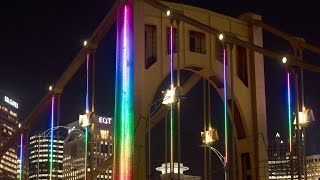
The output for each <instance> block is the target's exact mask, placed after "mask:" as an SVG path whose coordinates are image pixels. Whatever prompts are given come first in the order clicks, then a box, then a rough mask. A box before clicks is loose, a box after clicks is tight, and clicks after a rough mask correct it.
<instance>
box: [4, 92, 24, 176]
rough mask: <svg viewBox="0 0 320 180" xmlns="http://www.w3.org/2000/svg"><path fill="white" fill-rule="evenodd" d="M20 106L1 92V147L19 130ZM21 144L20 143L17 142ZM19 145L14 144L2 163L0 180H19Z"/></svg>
mask: <svg viewBox="0 0 320 180" xmlns="http://www.w3.org/2000/svg"><path fill="white" fill-rule="evenodd" d="M18 109H19V104H18V103H17V101H16V100H14V99H12V98H11V97H10V96H8V95H7V93H5V92H4V91H1V90H0V145H1V146H2V145H3V143H4V142H5V141H6V140H8V139H9V137H10V136H12V134H13V133H14V132H15V131H16V130H17V129H18V128H19V121H18ZM17 142H20V141H17ZM18 154H19V151H18V143H16V144H14V146H13V147H12V148H10V149H9V150H8V151H7V152H6V154H5V155H4V156H3V157H1V161H0V179H6V180H10V179H17V173H18V168H19V167H18Z"/></svg>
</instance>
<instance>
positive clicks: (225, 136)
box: [223, 48, 228, 179]
mask: <svg viewBox="0 0 320 180" xmlns="http://www.w3.org/2000/svg"><path fill="white" fill-rule="evenodd" d="M226 71H227V66H226V49H225V48H224V49H223V85H224V88H223V90H224V91H223V92H224V93H223V95H224V98H223V101H224V102H223V103H224V144H225V157H224V164H225V167H227V163H228V114H227V113H228V112H227V111H228V109H227V73H226ZM224 178H225V179H227V178H228V177H227V170H225V172H224Z"/></svg>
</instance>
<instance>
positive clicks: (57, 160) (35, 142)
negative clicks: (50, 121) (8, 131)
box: [29, 132, 63, 180]
mask: <svg viewBox="0 0 320 180" xmlns="http://www.w3.org/2000/svg"><path fill="white" fill-rule="evenodd" d="M53 139H54V140H53V164H52V179H55V180H59V179H62V165H63V138H58V137H54V138H53ZM50 142H51V138H50V132H49V133H44V134H40V135H33V136H31V137H30V141H29V179H30V180H33V179H34V180H36V179H43V180H45V179H50Z"/></svg>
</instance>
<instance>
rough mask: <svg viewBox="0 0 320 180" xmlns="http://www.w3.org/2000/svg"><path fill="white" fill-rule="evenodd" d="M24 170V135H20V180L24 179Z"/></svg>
mask: <svg viewBox="0 0 320 180" xmlns="http://www.w3.org/2000/svg"><path fill="white" fill-rule="evenodd" d="M22 168H23V134H21V135H20V166H19V169H20V176H19V179H20V180H21V179H22Z"/></svg>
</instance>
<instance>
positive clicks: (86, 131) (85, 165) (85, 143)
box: [84, 53, 90, 180]
mask: <svg viewBox="0 0 320 180" xmlns="http://www.w3.org/2000/svg"><path fill="white" fill-rule="evenodd" d="M89 60H90V54H89V53H87V66H86V67H87V92H86V116H87V117H86V118H87V119H86V121H87V122H86V124H85V127H84V149H85V153H84V167H85V169H84V179H85V180H86V179H87V171H88V168H87V166H88V128H89V127H88V125H89V121H90V119H89Z"/></svg>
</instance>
